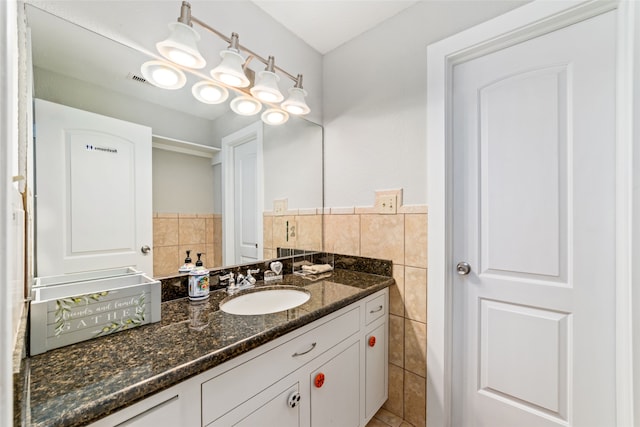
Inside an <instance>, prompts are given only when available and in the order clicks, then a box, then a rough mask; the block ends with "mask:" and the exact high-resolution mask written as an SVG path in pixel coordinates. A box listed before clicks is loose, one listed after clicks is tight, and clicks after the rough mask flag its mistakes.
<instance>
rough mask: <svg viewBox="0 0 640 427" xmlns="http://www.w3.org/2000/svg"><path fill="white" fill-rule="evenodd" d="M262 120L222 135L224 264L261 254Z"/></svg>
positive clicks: (254, 258)
mask: <svg viewBox="0 0 640 427" xmlns="http://www.w3.org/2000/svg"><path fill="white" fill-rule="evenodd" d="M262 124H263V123H262V121H257V122H255V123H253V124H251V125H249V126H247V127H245V128H242V129H240V130H238V131H236V132H234V133H232V134H230V135H227V136H225V137H224V138H222V179H223V183H222V188H223V189H224V196H223V199H222V200H223V215H222V219H223V221H224V232H223V236H222V237H223V242H224V250H223V253H224V257H223V264H225V265H233V264H241V263H250V262H253V261H257V260H258V259H260V258H261V254H262V252H261V251H262V249H261V248H262V228H263V224H262V207H263V205H264V189H263V185H264V184H263V182H264V178H263V176H264V172H263V170H264V168H263V153H262V147H263V142H262V135H263V129H262Z"/></svg>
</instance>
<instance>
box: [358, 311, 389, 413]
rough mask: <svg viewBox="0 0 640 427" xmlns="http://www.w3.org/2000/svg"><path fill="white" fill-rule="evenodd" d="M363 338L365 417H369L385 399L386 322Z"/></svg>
mask: <svg viewBox="0 0 640 427" xmlns="http://www.w3.org/2000/svg"><path fill="white" fill-rule="evenodd" d="M365 338H366V340H365V365H366V367H365V378H364V383H365V387H364V389H365V392H364V393H365V417H366V418H367V419H369V418H370V417H371V416H373V414H375V413H376V411H377V410H378V409H380V406H382V404H383V403H384V401H385V400H386V399H387V360H386V359H387V324H386V323H383V324H382V325H380V326H378V327H377V328H375V329H374V330H372V331H371V332H370V333H368V334H367V335H366V337H365Z"/></svg>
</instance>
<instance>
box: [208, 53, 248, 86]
mask: <svg viewBox="0 0 640 427" xmlns="http://www.w3.org/2000/svg"><path fill="white" fill-rule="evenodd" d="M220 56H221V57H222V62H220V64H219V65H218V66H217V67H216V68H214V69H213V70H211V77H213V78H214V79H216V80H217V81H219V82H222V83H225V84H228V85H229V86H233V87H247V86H249V84H250V82H249V79H248V78H247V76H246V75H245V74H244V71H243V70H242V64H244V58H243V57H242V55H240V54H239V53H238V52H237V51H236V50H235V49H225V50H223V51H221V52H220Z"/></svg>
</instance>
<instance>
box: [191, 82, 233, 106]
mask: <svg viewBox="0 0 640 427" xmlns="http://www.w3.org/2000/svg"><path fill="white" fill-rule="evenodd" d="M191 93H192V94H193V96H195V97H196V99H197V100H198V101H200V102H204V103H205V104H220V103H222V102H224V101H226V100H227V98H228V97H229V91H228V90H227V88H225V87H223V86H220V85H218V84H216V83H213V82H210V81H207V80H203V81H201V82H198V83H196V84H194V85H193V87H192V88H191Z"/></svg>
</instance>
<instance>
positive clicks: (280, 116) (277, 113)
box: [261, 108, 289, 125]
mask: <svg viewBox="0 0 640 427" xmlns="http://www.w3.org/2000/svg"><path fill="white" fill-rule="evenodd" d="M261 118H262V121H263V122H265V123H266V124H268V125H281V124H283V123H285V122H286V121H287V120H289V115H288V114H287V113H286V112H284V111H282V110H278V109H275V108H271V109H269V110H267V111H265V112H264V113H262V116H261Z"/></svg>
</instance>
